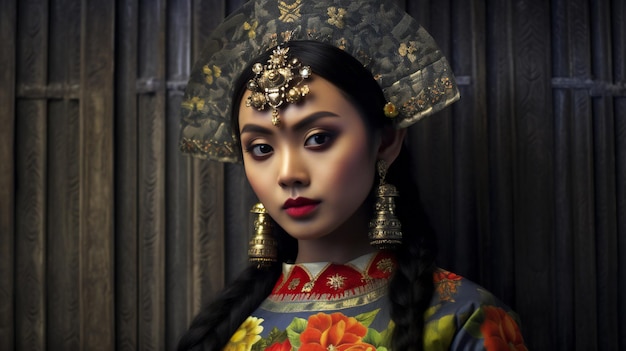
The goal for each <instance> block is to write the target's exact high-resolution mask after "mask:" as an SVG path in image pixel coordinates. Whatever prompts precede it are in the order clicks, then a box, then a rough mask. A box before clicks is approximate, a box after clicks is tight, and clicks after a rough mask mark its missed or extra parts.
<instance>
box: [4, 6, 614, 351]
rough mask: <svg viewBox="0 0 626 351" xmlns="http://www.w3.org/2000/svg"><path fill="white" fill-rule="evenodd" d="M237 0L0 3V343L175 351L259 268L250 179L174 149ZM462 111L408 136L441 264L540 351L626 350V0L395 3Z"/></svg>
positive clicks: (420, 126)
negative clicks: (502, 308)
mask: <svg viewBox="0 0 626 351" xmlns="http://www.w3.org/2000/svg"><path fill="white" fill-rule="evenodd" d="M242 2H243V1H242V0H238V1H228V0H206V1H201V0H186V1H185V0H179V1H177V0H170V1H166V0H143V1H139V0H118V1H115V2H113V1H99V0H82V1H78V0H47V1H46V0H30V1H18V0H1V1H0V42H2V44H3V45H2V50H0V106H2V108H1V109H0V350H45V349H49V350H113V349H117V350H153V349H155V350H165V349H173V347H174V345H175V344H176V341H177V338H178V336H179V335H180V333H181V332H182V331H183V330H184V329H185V328H186V326H187V324H188V323H189V321H190V319H191V318H192V316H193V315H194V313H195V312H196V311H197V310H198V309H199V306H200V305H201V304H202V303H203V302H205V301H207V300H208V299H210V298H211V297H212V296H213V295H214V294H215V292H216V291H218V290H219V289H220V288H221V287H222V286H223V285H224V284H225V283H226V282H228V281H230V280H232V279H233V277H234V276H235V275H236V274H237V272H238V271H239V270H240V269H241V267H242V265H244V264H245V262H246V245H245V244H244V243H245V242H246V241H247V239H246V238H247V235H248V226H247V223H248V214H247V210H248V208H249V207H250V206H251V205H252V203H253V201H254V195H253V194H252V193H251V191H250V189H249V187H248V185H247V183H246V181H245V178H244V176H243V172H242V170H241V167H240V166H234V165H222V164H218V163H213V162H206V161H198V160H191V159H189V158H187V157H184V156H182V155H180V153H179V152H178V149H177V143H178V141H177V138H178V108H179V104H180V101H181V97H182V91H183V89H184V86H185V83H186V79H187V76H188V74H189V71H190V67H191V64H192V62H193V61H194V58H195V57H197V55H198V53H199V50H200V49H201V48H202V46H203V42H204V39H205V38H206V36H207V35H208V34H209V33H210V32H211V29H212V28H213V27H214V26H215V25H216V24H217V23H218V22H219V21H220V20H221V19H222V18H223V17H224V15H225V14H227V13H229V12H230V11H232V9H234V8H236V7H238V6H239V5H240V4H241V3H242ZM399 3H401V4H402V5H404V6H405V7H406V8H407V10H408V11H409V12H411V13H412V14H414V16H415V17H416V18H418V19H419V20H420V21H421V23H423V25H424V26H425V27H426V28H427V29H428V30H429V31H430V32H431V33H432V34H433V36H434V37H435V38H436V39H437V41H438V42H439V43H440V45H441V47H442V49H443V50H444V51H445V53H446V55H447V56H448V57H449V58H450V62H451V64H452V66H453V69H454V71H455V73H456V74H457V76H458V78H459V84H460V87H461V95H462V99H461V101H460V102H458V103H457V104H456V105H455V106H454V107H453V108H451V109H449V110H447V111H445V112H443V113H441V114H439V115H438V116H436V117H432V118H429V119H427V120H425V121H423V122H420V123H418V124H417V125H416V126H415V127H413V128H412V129H411V131H410V142H411V146H412V148H413V149H414V152H415V155H416V156H415V167H416V169H417V170H418V172H419V176H418V182H419V184H420V188H421V190H422V197H423V202H424V204H425V206H426V208H427V211H428V213H429V215H430V217H431V219H432V222H433V224H434V225H435V227H436V229H437V230H438V232H439V238H440V239H439V241H440V246H441V253H440V259H439V262H440V265H441V266H443V267H446V268H449V269H451V270H454V271H456V272H458V273H462V274H464V275H466V276H468V277H470V278H471V279H473V280H476V281H478V282H480V283H481V284H483V285H484V286H486V287H487V288H489V289H490V290H492V291H493V292H494V293H496V294H497V295H498V296H500V297H501V298H502V299H503V300H504V301H505V302H507V303H508V304H510V305H511V306H512V307H514V308H515V309H516V310H517V311H518V312H519V314H520V315H521V318H522V320H523V323H524V324H523V328H524V333H525V336H526V339H527V342H528V345H529V346H530V348H531V349H533V350H585V351H586V350H618V349H626V302H624V291H626V290H625V288H626V283H625V282H626V258H625V257H626V186H625V185H626V28H625V26H626V25H625V24H624V23H626V4H625V2H624V1H622V0H551V1H545V0H512V1H500V0H418V1H408V0H407V1H399Z"/></svg>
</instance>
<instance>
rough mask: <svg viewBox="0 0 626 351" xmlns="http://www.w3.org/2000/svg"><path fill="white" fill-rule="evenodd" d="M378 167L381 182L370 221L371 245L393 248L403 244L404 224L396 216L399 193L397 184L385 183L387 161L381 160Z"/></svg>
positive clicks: (378, 247)
mask: <svg viewBox="0 0 626 351" xmlns="http://www.w3.org/2000/svg"><path fill="white" fill-rule="evenodd" d="M376 167H377V168H378V176H379V177H380V183H379V184H378V187H377V188H376V208H375V213H374V219H372V220H371V221H370V232H369V238H370V245H372V246H374V247H375V248H377V249H381V250H382V249H393V248H395V247H397V246H398V245H400V244H402V226H401V224H400V220H399V219H398V218H397V217H396V214H395V208H396V204H395V202H394V197H397V196H398V195H399V193H398V190H397V189H396V187H395V186H393V185H391V184H387V183H385V177H386V176H387V163H386V162H385V161H383V160H379V161H378V163H377V164H376Z"/></svg>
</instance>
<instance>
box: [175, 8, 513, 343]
mask: <svg viewBox="0 0 626 351" xmlns="http://www.w3.org/2000/svg"><path fill="white" fill-rule="evenodd" d="M233 82H234V84H233ZM456 99H458V91H457V89H456V85H455V83H454V77H453V75H452V73H451V71H450V68H449V66H448V64H447V62H446V60H445V58H443V56H441V53H440V51H439V50H438V48H437V46H436V44H435V43H434V41H433V40H432V38H431V37H430V36H429V35H428V34H427V33H426V32H425V31H424V30H423V29H422V28H421V27H419V26H418V25H417V23H416V22H415V21H414V20H413V19H412V18H411V17H409V16H408V15H406V14H405V13H404V12H403V11H401V10H400V9H398V8H397V7H395V6H394V5H392V4H388V3H386V2H381V1H358V2H353V1H333V2H328V3H326V2H324V1H314V2H311V3H304V2H302V1H296V2H294V3H293V4H291V5H288V4H285V3H284V2H280V1H264V0H260V1H256V2H250V3H248V4H246V5H245V6H244V7H243V8H242V9H240V10H238V11H237V12H235V13H234V14H233V15H231V16H229V18H227V19H226V20H225V21H224V23H223V24H222V25H220V27H218V28H217V29H216V31H215V32H214V34H213V36H212V40H211V42H210V44H209V46H208V49H207V50H206V51H205V52H204V54H203V55H202V57H201V59H200V60H199V63H198V65H197V67H196V69H195V70H194V72H193V73H192V77H191V78H190V82H189V85H188V89H187V95H186V101H185V103H184V104H183V129H182V142H181V147H182V150H183V151H185V152H188V153H191V154H194V155H196V156H199V157H204V158H210V159H215V160H220V161H238V160H242V161H243V164H244V168H245V171H246V176H247V178H248V180H249V182H250V184H251V186H252V189H253V190H254V192H255V194H256V195H257V197H258V198H259V200H260V202H261V204H262V205H259V206H257V207H255V208H254V209H253V211H254V212H255V213H257V214H258V218H257V220H256V221H255V227H256V236H255V237H254V238H253V240H252V242H251V244H252V246H251V248H250V256H251V261H252V262H253V263H252V265H251V266H250V267H249V268H248V269H246V270H245V271H244V272H243V273H242V274H241V276H240V277H239V278H238V279H237V280H236V281H235V282H234V283H233V284H231V285H230V286H228V287H227V288H226V289H225V290H224V292H223V293H222V294H221V295H220V296H219V297H218V298H217V299H216V300H215V301H214V302H212V303H211V304H210V305H208V306H207V307H205V308H204V309H203V310H202V311H200V313H199V314H198V316H197V317H196V318H195V320H194V322H193V323H192V325H191V327H190V329H189V331H188V332H187V333H186V334H185V335H184V336H183V337H182V339H181V342H180V344H179V349H180V350H187V349H206V350H222V349H225V350H265V349H271V350H275V349H276V350H291V349H301V350H309V349H311V350H313V349H314V350H322V349H326V350H344V349H372V350H373V349H381V350H382V349H393V350H420V349H425V350H439V349H491V350H496V349H505V348H506V349H509V348H510V347H515V348H517V349H525V346H524V344H523V340H522V338H521V335H520V333H519V329H518V327H517V323H516V322H515V319H514V317H513V316H514V315H513V314H512V312H510V310H509V309H508V308H507V307H506V306H504V305H503V304H501V303H500V302H499V301H498V300H497V299H496V298H495V297H493V296H492V295H491V294H489V293H488V292H486V291H485V290H484V289H482V288H480V287H479V286H477V285H475V284H473V283H472V282H470V281H467V280H465V279H463V278H461V277H459V276H457V275H455V274H453V273H450V272H446V271H443V270H441V269H438V268H436V266H435V254H436V247H435V240H434V234H433V232H432V229H431V228H430V227H429V225H428V223H427V221H426V219H425V218H424V214H423V211H422V210H421V208H420V204H419V201H418V195H417V190H416V187H415V184H414V180H413V178H412V176H411V175H410V174H409V172H408V171H407V170H408V169H410V168H409V167H408V160H409V159H410V157H409V156H408V154H407V150H406V149H405V148H404V147H403V139H404V135H405V130H406V129H404V128H405V127H407V126H409V125H411V124H412V123H414V122H415V121H416V120H418V119H419V118H422V117H424V116H426V115H429V114H432V113H434V112H436V111H438V110H440V109H442V108H444V107H445V106H447V105H449V104H450V103H452V102H454V101H455V100H456Z"/></svg>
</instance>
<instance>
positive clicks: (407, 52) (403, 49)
mask: <svg viewBox="0 0 626 351" xmlns="http://www.w3.org/2000/svg"><path fill="white" fill-rule="evenodd" d="M416 44H417V43H416V42H415V41H409V44H408V45H407V44H406V43H401V44H400V47H399V48H398V53H399V54H400V56H403V57H406V58H408V59H409V61H411V62H415V60H417V56H416V55H415V52H416V51H417V45H416Z"/></svg>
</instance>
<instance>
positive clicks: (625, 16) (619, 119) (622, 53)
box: [609, 0, 626, 350]
mask: <svg viewBox="0 0 626 351" xmlns="http://www.w3.org/2000/svg"><path fill="white" fill-rule="evenodd" d="M609 18H610V20H611V29H612V30H611V34H612V43H611V44H612V50H611V52H612V54H613V55H612V64H613V65H612V66H613V81H614V82H616V83H621V84H623V85H626V34H624V33H626V3H624V1H620V0H613V1H611V14H610V16H609ZM613 109H614V123H615V124H614V135H615V184H616V190H615V196H616V200H617V204H616V208H617V210H616V212H617V216H616V218H615V222H616V226H617V238H618V240H617V244H616V246H617V250H618V257H617V277H616V279H615V280H616V281H617V284H616V285H617V286H616V288H617V291H619V292H622V296H623V292H624V291H626V118H624V116H626V96H616V97H615V99H614V103H613ZM613 308H615V306H613ZM616 313H617V316H618V324H617V328H618V331H617V337H616V339H617V340H616V342H617V345H618V347H617V349H619V350H624V349H626V301H624V299H623V298H620V299H619V301H618V303H617V311H616ZM613 337H615V336H613Z"/></svg>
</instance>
